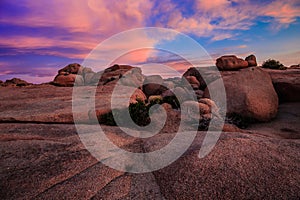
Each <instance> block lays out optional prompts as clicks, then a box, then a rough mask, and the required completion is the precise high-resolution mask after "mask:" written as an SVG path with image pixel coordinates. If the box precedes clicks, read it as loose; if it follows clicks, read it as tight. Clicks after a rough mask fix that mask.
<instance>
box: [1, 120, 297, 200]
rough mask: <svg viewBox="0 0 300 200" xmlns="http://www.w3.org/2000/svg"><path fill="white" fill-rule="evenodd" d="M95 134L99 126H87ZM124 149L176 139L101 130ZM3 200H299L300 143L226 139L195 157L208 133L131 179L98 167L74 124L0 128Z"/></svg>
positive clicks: (139, 148) (247, 137)
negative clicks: (142, 137)
mask: <svg viewBox="0 0 300 200" xmlns="http://www.w3.org/2000/svg"><path fill="white" fill-rule="evenodd" d="M90 126H91V130H94V129H96V128H97V126H96V125H90ZM102 128H103V130H104V131H105V132H106V134H107V137H108V138H109V139H110V140H111V141H113V142H114V143H115V144H116V145H117V146H119V147H120V148H123V149H125V150H127V151H132V152H143V151H152V150H155V149H157V148H158V147H159V148H160V147H162V146H164V145H166V144H167V143H168V142H169V141H170V140H171V139H172V138H173V136H174V134H172V133H164V134H159V135H157V136H154V137H152V138H148V139H147V140H146V139H145V140H139V139H137V138H132V137H130V136H128V135H126V134H124V133H122V131H120V129H118V128H117V127H108V126H102ZM0 130H1V133H0V144H1V145H0V150H1V161H0V164H1V171H0V180H1V193H0V198H1V199H32V198H34V199H74V198H75V199H90V198H94V199H212V198H218V199H228V198H233V197H236V198H241V199H245V198H251V199H253V198H254V199H257V198H259V199H261V198H265V197H268V198H270V199H274V198H278V197H280V198H283V199H297V198H298V197H299V196H300V190H299V187H300V182H299V180H300V160H299V157H300V155H299V154H300V153H299V152H300V151H299V150H300V140H299V139H294V140H282V139H278V138H272V137H265V136H262V135H260V134H259V132H255V131H254V132H253V133H252V134H245V133H243V134H242V133H223V134H222V135H221V138H220V140H219V142H218V143H217V144H216V146H215V147H214V149H213V151H212V152H211V153H210V154H209V155H208V156H206V157H205V158H203V159H199V158H198V153H199V149H200V147H201V144H202V141H203V138H204V136H205V132H199V133H198V135H197V137H196V138H195V140H194V142H193V144H192V145H191V147H190V148H189V149H188V151H187V152H186V153H185V154H184V155H182V156H181V157H180V158H179V159H178V160H177V161H176V162H174V163H172V164H171V165H169V166H167V167H165V168H163V169H160V170H158V171H155V172H152V173H144V174H131V173H126V172H120V171H117V170H114V169H111V168H109V167H107V166H105V165H103V164H102V163H101V162H99V161H97V160H96V159H95V158H94V157H92V156H91V154H90V153H89V152H88V151H87V150H86V149H85V147H84V146H83V144H82V143H81V142H80V140H79V137H78V135H77V133H76V129H75V127H74V125H71V124H69V125H68V124H13V123H12V124H0Z"/></svg>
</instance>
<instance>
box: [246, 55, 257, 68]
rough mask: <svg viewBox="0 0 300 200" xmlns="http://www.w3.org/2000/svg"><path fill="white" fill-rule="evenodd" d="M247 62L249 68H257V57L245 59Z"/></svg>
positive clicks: (252, 56) (251, 56)
mask: <svg viewBox="0 0 300 200" xmlns="http://www.w3.org/2000/svg"><path fill="white" fill-rule="evenodd" d="M245 60H246V61H247V62H248V66H249V67H255V66H257V62H256V57H255V55H253V54H252V55H250V56H247V57H246V58H245Z"/></svg>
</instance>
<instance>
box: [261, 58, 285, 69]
mask: <svg viewBox="0 0 300 200" xmlns="http://www.w3.org/2000/svg"><path fill="white" fill-rule="evenodd" d="M262 67H263V68H268V69H280V70H285V69H287V68H286V67H285V66H284V65H283V64H281V63H280V62H279V61H277V60H273V59H268V60H266V61H265V62H263V64H262Z"/></svg>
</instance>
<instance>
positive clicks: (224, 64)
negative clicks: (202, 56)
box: [216, 55, 248, 71]
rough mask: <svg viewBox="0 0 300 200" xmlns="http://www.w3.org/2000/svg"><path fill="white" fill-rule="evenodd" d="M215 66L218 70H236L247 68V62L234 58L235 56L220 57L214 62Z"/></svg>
mask: <svg viewBox="0 0 300 200" xmlns="http://www.w3.org/2000/svg"><path fill="white" fill-rule="evenodd" d="M216 66H217V67H218V69H219V70H221V71H224V70H237V69H242V68H247V67H248V62H247V61H245V60H243V59H241V58H238V57H236V56H235V55H226V56H221V57H220V58H218V59H217V60H216Z"/></svg>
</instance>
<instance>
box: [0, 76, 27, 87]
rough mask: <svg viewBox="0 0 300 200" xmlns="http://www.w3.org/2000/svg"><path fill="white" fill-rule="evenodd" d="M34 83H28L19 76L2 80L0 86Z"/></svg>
mask: <svg viewBox="0 0 300 200" xmlns="http://www.w3.org/2000/svg"><path fill="white" fill-rule="evenodd" d="M29 85H32V83H28V82H26V81H24V80H22V79H19V78H12V79H10V80H6V81H5V82H3V81H0V86H29Z"/></svg>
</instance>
